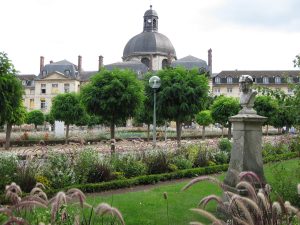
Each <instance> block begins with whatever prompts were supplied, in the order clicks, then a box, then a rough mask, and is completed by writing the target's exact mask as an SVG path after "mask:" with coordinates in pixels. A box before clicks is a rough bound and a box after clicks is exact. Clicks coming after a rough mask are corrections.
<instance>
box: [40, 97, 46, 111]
mask: <svg viewBox="0 0 300 225" xmlns="http://www.w3.org/2000/svg"><path fill="white" fill-rule="evenodd" d="M41 109H47V106H46V100H45V99H44V98H41Z"/></svg>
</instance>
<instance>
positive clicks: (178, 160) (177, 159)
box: [171, 155, 193, 170]
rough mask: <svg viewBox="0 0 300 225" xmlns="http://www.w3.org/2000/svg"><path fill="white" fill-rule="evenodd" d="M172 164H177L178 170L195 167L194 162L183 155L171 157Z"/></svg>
mask: <svg viewBox="0 0 300 225" xmlns="http://www.w3.org/2000/svg"><path fill="white" fill-rule="evenodd" d="M171 164H173V165H175V166H176V168H177V169H178V170H185V169H191V168H192V167H193V163H192V162H191V161H190V160H188V159H187V158H185V157H184V156H183V155H177V156H174V157H173V158H172V159H171Z"/></svg>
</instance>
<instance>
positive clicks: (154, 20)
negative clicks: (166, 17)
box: [153, 19, 157, 29]
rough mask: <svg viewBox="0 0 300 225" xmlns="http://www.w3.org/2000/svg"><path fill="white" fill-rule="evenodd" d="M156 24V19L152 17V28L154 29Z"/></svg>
mask: <svg viewBox="0 0 300 225" xmlns="http://www.w3.org/2000/svg"><path fill="white" fill-rule="evenodd" d="M156 27H157V25H156V19H153V28H154V29H156Z"/></svg>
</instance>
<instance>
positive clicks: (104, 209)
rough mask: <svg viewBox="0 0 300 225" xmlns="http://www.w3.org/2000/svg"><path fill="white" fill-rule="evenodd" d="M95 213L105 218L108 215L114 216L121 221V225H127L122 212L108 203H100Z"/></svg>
mask: <svg viewBox="0 0 300 225" xmlns="http://www.w3.org/2000/svg"><path fill="white" fill-rule="evenodd" d="M95 213H96V214H98V215H100V216H104V215H106V214H108V215H111V216H114V217H116V218H117V219H118V220H119V221H120V223H121V224H122V225H125V221H124V219H123V216H122V214H121V212H120V211H119V210H118V209H117V208H114V207H111V206H110V205H109V204H107V203H100V204H99V205H98V206H97V207H96V208H95Z"/></svg>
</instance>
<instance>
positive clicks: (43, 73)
mask: <svg viewBox="0 0 300 225" xmlns="http://www.w3.org/2000/svg"><path fill="white" fill-rule="evenodd" d="M47 74H48V71H47V70H43V71H42V76H43V77H44V76H46V75H47ZM64 74H65V75H67V76H68V75H70V74H71V71H70V70H65V71H64Z"/></svg>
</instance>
